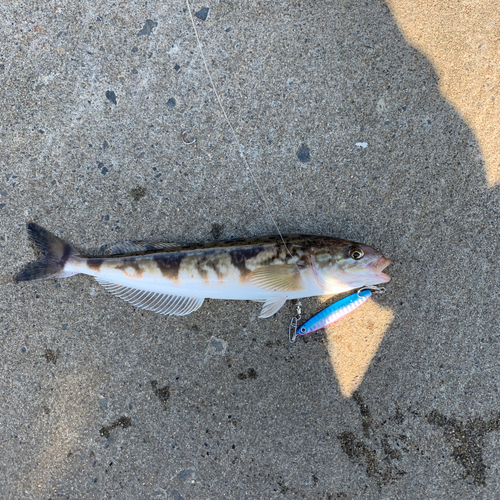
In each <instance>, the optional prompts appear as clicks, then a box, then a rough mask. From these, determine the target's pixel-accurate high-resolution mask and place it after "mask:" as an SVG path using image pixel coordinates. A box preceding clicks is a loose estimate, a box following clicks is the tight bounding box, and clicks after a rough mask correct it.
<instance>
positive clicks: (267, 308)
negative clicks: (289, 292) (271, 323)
mask: <svg viewBox="0 0 500 500" xmlns="http://www.w3.org/2000/svg"><path fill="white" fill-rule="evenodd" d="M285 302H286V298H285V297H273V298H272V299H267V300H266V302H265V303H264V305H263V306H262V311H261V312H260V314H259V318H269V316H272V315H273V314H274V313H277V312H278V311H279V310H280V309H281V308H282V307H283V304H284V303H285Z"/></svg>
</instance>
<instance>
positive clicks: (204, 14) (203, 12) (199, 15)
mask: <svg viewBox="0 0 500 500" xmlns="http://www.w3.org/2000/svg"><path fill="white" fill-rule="evenodd" d="M209 11H210V9H209V8H208V7H203V8H202V9H200V10H199V11H198V12H196V13H195V14H194V15H195V16H196V17H197V18H198V19H201V20H202V21H206V20H207V17H208V12H209Z"/></svg>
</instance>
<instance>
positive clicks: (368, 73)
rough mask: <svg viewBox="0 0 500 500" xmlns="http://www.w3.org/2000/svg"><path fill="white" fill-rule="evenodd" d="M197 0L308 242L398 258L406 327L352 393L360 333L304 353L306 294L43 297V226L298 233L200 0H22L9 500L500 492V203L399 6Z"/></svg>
mask: <svg viewBox="0 0 500 500" xmlns="http://www.w3.org/2000/svg"><path fill="white" fill-rule="evenodd" d="M203 7H208V8H209V11H208V16H206V11H203V10H201V9H202V8H203ZM192 8H193V11H194V12H198V16H199V18H196V24H197V29H198V31H199V33H200V37H201V39H202V41H203V43H204V47H205V51H206V56H207V61H208V64H209V66H210V68H211V70H212V72H213V76H214V81H215V83H216V85H217V88H218V90H219V92H220V93H221V96H222V100H223V102H224V105H225V106H226V108H227V111H228V115H229V117H230V119H231V120H232V121H233V124H234V126H235V128H236V131H237V134H238V136H239V138H240V140H241V143H242V144H243V147H244V150H245V151H246V154H247V156H248V158H249V162H250V164H251V165H252V168H253V171H254V172H255V176H256V178H257V179H258V181H259V183H260V185H261V186H262V187H263V190H264V192H265V195H266V197H267V199H268V200H269V204H270V207H271V210H272V212H273V214H274V216H275V218H276V219H277V221H278V224H279V227H280V229H281V230H282V231H283V232H284V233H296V232H304V233H312V234H324V235H337V236H342V237H344V238H348V239H352V240H355V241H362V242H364V243H367V244H370V245H373V246H375V247H377V248H379V249H380V250H381V251H382V252H383V253H384V254H385V255H386V256H387V257H389V258H391V259H392V260H393V262H394V263H393V265H392V266H391V267H390V268H389V269H388V273H389V274H390V275H391V276H392V277H393V280H392V282H391V283H389V284H388V285H387V293H385V294H384V295H382V296H379V297H376V298H374V299H373V300H372V304H374V308H372V310H371V311H372V313H373V314H372V317H371V319H370V321H371V322H372V323H371V324H372V326H373V328H375V329H376V328H377V321H379V319H378V318H377V312H376V311H379V310H383V311H385V312H386V313H390V318H391V320H390V321H388V322H386V323H384V325H385V326H384V327H383V328H382V330H383V336H381V342H380V345H379V346H378V350H375V351H376V352H375V351H374V352H373V359H372V360H371V363H370V364H369V367H368V369H367V372H366V373H364V372H363V373H362V372H360V373H358V374H357V377H358V378H357V379H356V380H357V382H356V383H355V384H354V385H353V386H352V390H354V389H356V390H355V391H354V392H352V390H346V389H345V386H343V384H342V381H341V377H339V378H337V377H336V375H335V373H336V372H337V373H340V372H339V369H340V368H342V366H340V368H339V365H338V364H337V365H335V363H334V362H333V361H334V360H335V359H337V361H336V362H337V363H340V365H342V360H340V361H339V359H338V358H335V356H336V355H335V353H336V352H337V351H336V349H337V348H338V345H336V344H335V339H336V341H337V344H339V343H342V338H340V337H338V336H337V337H335V335H336V334H335V331H336V330H335V331H334V333H333V334H332V335H330V334H328V335H327V334H325V333H324V332H318V333H317V334H313V335H312V336H311V337H310V338H309V339H308V340H307V341H303V340H301V341H298V342H297V343H296V344H294V345H291V344H289V342H288V331H287V326H288V323H289V321H290V318H291V316H292V314H293V312H294V310H293V307H292V305H291V304H287V305H286V306H285V307H284V308H283V309H282V310H281V311H280V312H279V313H278V314H277V315H276V316H275V317H273V318H270V319H267V320H259V319H257V315H258V312H259V309H260V306H259V305H258V304H254V303H251V302H224V301H221V302H219V301H208V303H206V304H205V305H204V306H203V307H202V308H201V309H200V310H199V311H197V312H196V313H194V314H192V315H190V316H187V317H181V318H177V317H172V318H169V317H164V316H160V315H155V314H153V313H151V312H148V311H144V310H141V309H135V308H134V307H132V306H131V305H129V304H128V303H125V302H123V301H121V300H120V299H118V298H116V297H113V296H111V295H109V294H108V293H107V292H106V291H104V290H103V289H102V288H101V287H100V286H99V285H98V283H97V282H95V281H94V280H92V279H91V278H88V277H85V276H76V277H73V278H70V279H67V280H58V281H56V280H49V281H43V282H34V283H24V284H15V283H14V282H13V279H12V278H13V276H14V275H15V273H16V272H17V271H18V270H19V268H20V267H21V266H22V265H23V264H25V263H26V262H28V261H30V260H33V259H34V257H35V255H34V252H33V249H32V247H31V246H30V244H29V241H28V238H27V234H26V229H25V225H26V222H28V221H35V222H37V223H38V224H40V225H42V226H44V227H46V228H47V229H49V230H50V231H52V232H54V233H55V234H57V235H59V236H61V237H62V238H64V239H66V240H68V241H69V242H71V243H72V244H74V245H75V246H76V247H77V248H79V249H81V250H82V251H85V252H87V253H88V254H92V253H98V252H99V250H100V249H101V248H102V245H109V244H111V243H115V242H118V241H121V240H125V239H135V240H137V239H153V238H154V239H161V240H165V241H180V242H196V241H200V242H207V241H211V240H215V239H219V240H223V239H229V238H233V237H246V236H259V235H265V234H273V233H275V232H276V231H275V229H274V226H273V224H272V222H271V221H270V219H269V217H268V215H267V214H266V212H265V211H264V209H263V205H262V202H261V200H260V199H259V196H258V193H257V191H256V188H255V186H254V184H253V183H252V181H251V179H249V176H248V173H247V172H246V171H245V169H244V166H243V164H242V162H241V160H240V159H239V156H238V152H237V146H236V144H235V142H234V140H233V138H232V136H231V134H230V131H229V129H228V127H227V125H226V124H225V122H224V120H223V119H222V117H221V114H220V111H219V109H218V107H217V104H216V102H215V100H214V95H213V94H214V93H213V91H211V88H210V85H209V81H208V79H207V75H206V73H205V71H204V68H203V66H202V62H201V59H200V54H199V51H198V49H197V47H196V40H195V37H194V34H193V30H192V26H191V23H190V20H189V17H188V13H187V11H186V8H185V4H184V3H183V2H182V1H173V0H164V1H159V0H150V1H148V2H136V1H131V2H123V1H117V2H115V3H111V2H103V1H99V0H98V1H92V2H90V1H77V0H67V1H66V2H62V3H55V2H49V3H38V2H23V1H18V2H4V3H3V4H2V5H1V6H0V12H1V15H0V17H1V19H2V30H1V34H2V43H1V47H0V79H1V86H0V95H1V102H2V106H1V109H0V118H1V120H0V147H1V155H0V161H1V165H2V167H1V169H2V173H1V176H0V222H1V223H0V259H1V263H2V266H1V269H0V286H1V297H2V299H1V301H0V326H1V332H2V335H1V336H0V346H1V349H0V351H1V353H0V374H1V375H0V376H1V380H0V401H1V406H0V415H1V425H0V471H1V472H0V496H1V497H2V498H5V499H11V498H12V499H18V498H36V499H38V498H40V499H49V498H51V499H60V498H99V499H100V498H116V499H132V498H159V499H161V498H166V499H174V500H179V499H185V500H188V499H221V498H228V499H240V500H243V499H252V500H253V499H300V498H307V499H322V500H326V499H361V498H362V499H442V498H450V499H451V498H453V499H455V498H461V499H468V498H479V499H494V498H500V483H499V481H498V477H499V474H500V412H499V403H500V395H499V392H498V391H499V376H500V373H499V372H500V369H499V361H498V360H499V354H500V352H499V351H500V348H499V341H500V332H499V329H498V311H499V310H500V300H499V295H498V284H499V278H500V276H499V266H498V251H499V246H498V230H499V229H498V228H499V219H500V203H499V200H500V196H499V195H500V191H499V186H498V184H494V183H492V182H491V177H490V181H488V178H487V174H486V169H485V165H484V162H483V155H482V151H481V149H480V147H479V143H478V142H477V140H476V138H475V136H474V135H473V133H472V131H471V129H470V128H469V127H468V125H467V123H466V122H464V120H463V119H462V117H461V115H460V114H458V112H457V111H456V110H455V109H454V108H453V107H452V106H451V104H449V103H448V102H447V101H446V100H445V99H444V98H443V97H442V95H441V93H440V91H439V88H438V84H439V80H438V76H437V75H436V73H435V72H434V70H433V68H432V67H431V65H430V64H429V62H428V60H427V59H426V58H425V57H424V56H423V55H422V54H421V53H419V52H417V51H416V50H415V49H414V48H412V47H411V46H410V45H409V44H408V43H407V42H406V40H405V38H404V36H403V34H402V32H401V31H400V30H399V28H398V26H397V24H396V22H395V20H394V18H393V16H392V14H391V11H390V10H389V9H388V7H387V6H386V4H385V3H384V2H382V1H380V0H374V1H371V2H355V1H352V0H335V1H330V2H328V1H318V2H313V1H302V2H300V3H299V2H285V1H274V2H261V1H248V2H218V1H216V0H215V1H213V2H212V1H210V2H208V3H200V2H198V1H196V2H194V3H193V4H192ZM200 10H201V12H200ZM200 18H205V20H203V19H200ZM492 78H493V80H492V81H495V80H494V78H495V75H493V76H492ZM474 98H475V97H474V96H473V95H471V99H474ZM487 125H488V124H487V123H486V125H485V127H486V126H487ZM185 130H190V132H189V133H188V137H192V138H196V143H194V144H192V145H187V144H185V143H183V141H182V139H181V133H182V132H183V131H185ZM483 132H484V131H483ZM357 143H358V144H361V143H363V144H362V145H357ZM364 143H366V144H364ZM322 307H323V304H322V303H321V302H320V301H319V300H318V299H310V300H306V301H304V307H303V309H304V316H307V317H310V316H311V315H313V314H314V313H316V312H318V311H319V310H320V309H321V308H322ZM358 312H359V313H360V316H358V319H359V318H363V317H364V316H363V314H362V309H360V310H358ZM381 318H382V317H381ZM380 321H382V319H380ZM339 339H340V340H339ZM354 345H355V344H354ZM358 347H359V348H361V347H360V346H358ZM356 349H357V348H355V349H354V350H352V349H351V351H353V355H356V352H357V351H356ZM332 363H333V365H332ZM367 366H368V365H367ZM343 368H345V366H344V367H343ZM334 369H335V371H334ZM363 375H364V378H363ZM339 381H340V382H339ZM349 395H351V397H346V396H349Z"/></svg>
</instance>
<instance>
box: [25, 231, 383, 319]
mask: <svg viewBox="0 0 500 500" xmlns="http://www.w3.org/2000/svg"><path fill="white" fill-rule="evenodd" d="M28 234H29V237H30V239H31V240H32V242H33V243H34V244H35V246H36V247H37V248H38V250H40V252H41V253H42V258H41V259H40V260H38V261H36V262H31V263H29V264H27V265H26V266H25V267H24V268H23V269H21V271H19V273H18V274H17V276H16V280H17V281H30V280H39V279H48V278H67V277H69V276H73V275H75V274H88V275H90V276H94V277H95V278H96V280H97V281H98V282H99V283H100V284H101V285H102V286H103V287H104V288H105V289H106V290H108V291H109V292H111V293H113V294H115V295H117V296H118V297H120V298H122V299H124V300H126V301H127V302H130V303H131V304H133V305H134V306H137V307H142V308H144V309H149V310H151V311H154V312H157V313H160V314H172V315H176V316H183V315H186V314H189V313H192V312H193V311H196V310H197V309H198V308H200V307H201V305H202V304H203V300H204V299H207V298H210V299H224V300H254V301H256V302H263V303H264V305H263V307H262V311H261V313H260V317H261V318H267V317H269V316H272V315H273V314H274V313H275V312H277V311H278V310H279V309H280V308H281V306H283V304H284V303H285V301H286V300H288V299H301V298H304V297H312V296H316V295H327V294H334V293H340V292H345V291H348V290H351V289H354V288H359V287H363V286H370V285H376V284H379V283H387V282H388V281H390V279H391V278H390V277H389V276H387V275H386V274H384V273H383V272H382V271H383V270H384V269H385V268H386V267H387V266H388V265H389V264H390V263H391V261H390V260H388V259H386V258H385V257H384V256H383V255H382V254H381V253H380V252H378V251H377V250H375V249H374V248H372V247H369V246H367V245H363V244H360V243H353V242H351V241H346V240H342V239H338V238H330V237H326V236H306V235H290V236H284V237H283V239H282V238H281V237H279V236H276V237H275V236H271V237H266V238H254V239H241V240H232V241H226V242H219V243H209V244H202V245H183V244H178V243H154V242H131V241H125V242H123V243H119V244H117V245H114V246H112V247H111V248H110V249H109V250H108V252H107V254H106V255H105V256H104V257H83V256H82V255H80V253H79V252H78V251H77V250H76V249H74V248H73V247H72V246H70V245H69V244H67V243H65V242H64V241H62V240H61V239H59V238H57V237H56V236H54V235H53V234H51V233H49V232H48V231H47V230H45V229H43V228H42V227H40V226H38V225H37V224H33V223H30V224H28ZM285 244H286V246H285Z"/></svg>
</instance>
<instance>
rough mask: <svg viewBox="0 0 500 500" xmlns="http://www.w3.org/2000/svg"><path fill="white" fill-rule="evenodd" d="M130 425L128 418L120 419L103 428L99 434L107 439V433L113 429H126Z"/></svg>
mask: <svg viewBox="0 0 500 500" xmlns="http://www.w3.org/2000/svg"><path fill="white" fill-rule="evenodd" d="M131 425H132V420H131V419H130V418H129V417H125V416H123V417H120V418H119V419H118V420H117V421H116V422H113V423H112V424H111V425H108V426H105V427H103V428H102V429H101V430H100V431H99V434H100V435H101V436H104V437H106V438H109V432H110V431H112V430H113V429H115V428H116V427H122V428H123V429H126V428H127V427H130V426H131Z"/></svg>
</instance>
